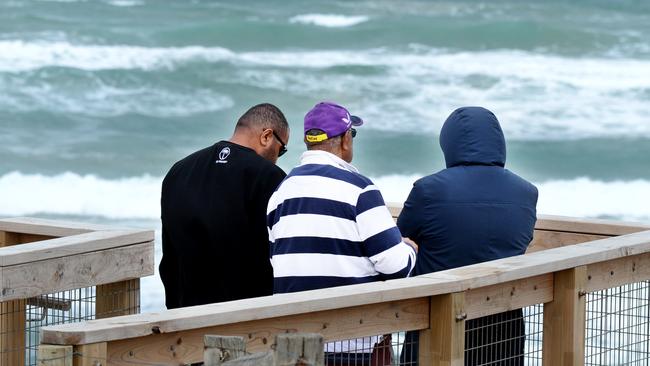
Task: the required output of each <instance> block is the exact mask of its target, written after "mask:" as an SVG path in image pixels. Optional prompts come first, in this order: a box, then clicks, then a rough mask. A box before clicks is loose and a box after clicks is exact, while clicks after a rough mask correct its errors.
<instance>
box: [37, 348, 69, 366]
mask: <svg viewBox="0 0 650 366" xmlns="http://www.w3.org/2000/svg"><path fill="white" fill-rule="evenodd" d="M38 366H72V346H50V345H46V344H41V345H40V346H38Z"/></svg>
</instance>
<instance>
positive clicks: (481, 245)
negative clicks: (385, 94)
mask: <svg viewBox="0 0 650 366" xmlns="http://www.w3.org/2000/svg"><path fill="white" fill-rule="evenodd" d="M440 147H441V148H442V151H443V152H444V155H445V161H446V164H447V168H446V169H443V170H441V171H439V172H437V173H435V174H432V175H429V176H426V177H424V178H421V179H419V180H418V181H416V182H415V183H414V185H413V188H412V190H411V193H410V194H409V197H408V199H407V200H406V202H405V203H404V209H403V210H402V212H401V214H400V216H399V218H398V220H397V226H398V227H399V229H400V231H401V232H402V235H403V236H406V237H409V238H411V239H413V240H414V241H415V242H417V243H418V244H419V246H420V250H419V252H418V255H417V261H416V264H415V268H414V270H413V275H421V274H425V273H431V272H436V271H443V270H446V269H451V268H456V267H461V266H467V265H470V264H475V263H480V262H485V261H490V260H495V259H500V258H505V257H510V256H515V255H520V254H524V253H525V252H526V248H527V247H528V244H529V243H530V242H531V240H532V239H533V230H534V227H535V221H536V208H535V207H536V205H537V188H535V186H534V185H532V184H531V183H529V182H527V181H526V180H524V179H523V178H521V177H519V176H517V175H516V174H514V173H512V172H511V171H509V170H507V169H505V168H504V166H505V162H506V144H505V138H504V136H503V131H502V130H501V126H500V125H499V121H498V120H497V118H496V116H495V115H494V114H493V113H492V112H490V111H489V110H487V109H485V108H482V107H463V108H459V109H457V110H455V111H454V112H453V113H452V114H451V115H450V116H449V117H448V118H447V120H446V121H445V123H444V125H443V127H442V131H441V132H440ZM417 338H418V333H416V332H409V333H408V334H407V339H406V341H405V344H406V346H405V347H404V349H403V351H402V355H401V361H402V363H409V364H415V362H417V353H418V349H417ZM524 341H525V326H524V320H523V313H522V311H521V309H518V310H513V311H509V312H506V313H501V314H496V315H491V316H487V317H483V318H479V319H474V320H469V321H467V322H466V333H465V349H466V351H465V365H479V364H490V365H504V366H505V365H523V361H524Z"/></svg>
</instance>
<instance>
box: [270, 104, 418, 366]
mask: <svg viewBox="0 0 650 366" xmlns="http://www.w3.org/2000/svg"><path fill="white" fill-rule="evenodd" d="M304 122H305V125H304V132H305V143H306V144H307V150H308V151H306V152H305V153H304V154H303V155H302V157H301V162H300V165H299V166H298V167H296V168H294V169H293V170H292V171H291V172H290V173H289V175H288V176H287V177H286V178H285V180H284V181H283V182H282V183H281V184H280V186H279V187H278V189H277V190H276V191H275V193H273V195H272V196H271V198H270V200H269V204H268V208H267V213H268V216H267V225H268V228H269V242H270V243H269V244H270V255H271V264H272V266H273V277H274V288H273V292H274V293H286V292H295V291H304V290H313V289H318V288H324V287H333V286H343V285H352V284H359V283H367V282H373V281H382V280H388V279H393V278H402V277H406V276H408V275H409V273H410V272H411V270H412V269H413V266H414V265H415V258H416V250H417V245H415V243H413V242H412V241H410V240H409V239H407V238H402V236H401V234H400V231H399V229H398V228H397V226H396V225H395V222H394V221H393V218H392V216H391V214H390V212H389V211H388V208H387V207H386V205H385V204H384V200H383V198H382V196H381V193H380V192H379V190H378V189H377V187H375V186H374V184H373V183H372V182H371V181H370V179H368V178H366V177H364V176H363V175H361V174H360V173H359V172H358V170H357V169H356V168H355V167H354V166H353V165H351V164H350V162H351V161H352V156H353V138H354V136H355V135H356V130H355V129H354V128H353V126H360V125H361V124H362V123H363V121H362V120H361V119H360V118H359V117H356V116H351V115H350V113H349V112H348V111H347V110H346V109H345V108H343V107H341V106H339V105H337V104H334V103H325V102H324V103H319V104H317V105H316V106H315V107H314V108H313V109H312V110H310V111H309V112H308V113H307V115H306V116H305V121H304ZM359 341H360V340H357V342H356V344H355V345H353V346H352V347H347V346H346V345H349V343H343V347H336V348H334V346H333V344H328V346H327V349H326V350H327V351H328V352H352V348H353V347H359V346H362V348H365V350H359V351H361V352H364V353H369V352H370V350H371V349H372V344H373V343H374V342H373V340H368V341H367V342H366V341H363V342H361V344H359ZM370 342H372V343H370ZM352 343H355V342H354V341H352ZM368 343H370V345H369V346H368ZM339 346H341V345H340V344H339ZM368 348H370V350H369V349H368ZM365 361H366V360H363V361H362V362H365ZM367 361H368V362H369V360H367ZM343 364H345V363H342V362H337V363H336V365H343ZM362 364H363V363H362Z"/></svg>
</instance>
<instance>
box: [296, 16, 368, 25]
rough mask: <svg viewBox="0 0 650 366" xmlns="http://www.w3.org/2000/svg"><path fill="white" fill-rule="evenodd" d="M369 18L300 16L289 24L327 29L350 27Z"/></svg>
mask: <svg viewBox="0 0 650 366" xmlns="http://www.w3.org/2000/svg"><path fill="white" fill-rule="evenodd" d="M368 20H369V18H368V17H367V16H365V15H357V16H349V15H338V14H302V15H296V16H295V17H292V18H291V19H289V23H299V24H309V25H316V26H320V27H327V28H344V27H352V26H355V25H358V24H361V23H364V22H367V21H368Z"/></svg>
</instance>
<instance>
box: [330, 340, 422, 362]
mask: <svg viewBox="0 0 650 366" xmlns="http://www.w3.org/2000/svg"><path fill="white" fill-rule="evenodd" d="M414 334H415V333H413V332H398V333H392V334H385V335H379V336H372V337H365V338H358V339H347V340H342V341H337V342H329V343H327V344H326V345H325V365H326V366H348V365H349V366H371V365H372V366H387V365H400V364H401V365H416V364H417V361H416V360H414V359H413V358H412V357H411V356H412V355H414V354H416V352H417V349H414V348H413V347H410V346H412V345H413V344H414V342H415V340H414V339H413V337H412V336H413V335H414ZM405 345H406V347H405ZM402 352H408V353H410V355H404V354H401V353H402ZM400 355H401V356H402V361H401V363H400ZM405 360H406V361H405Z"/></svg>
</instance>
